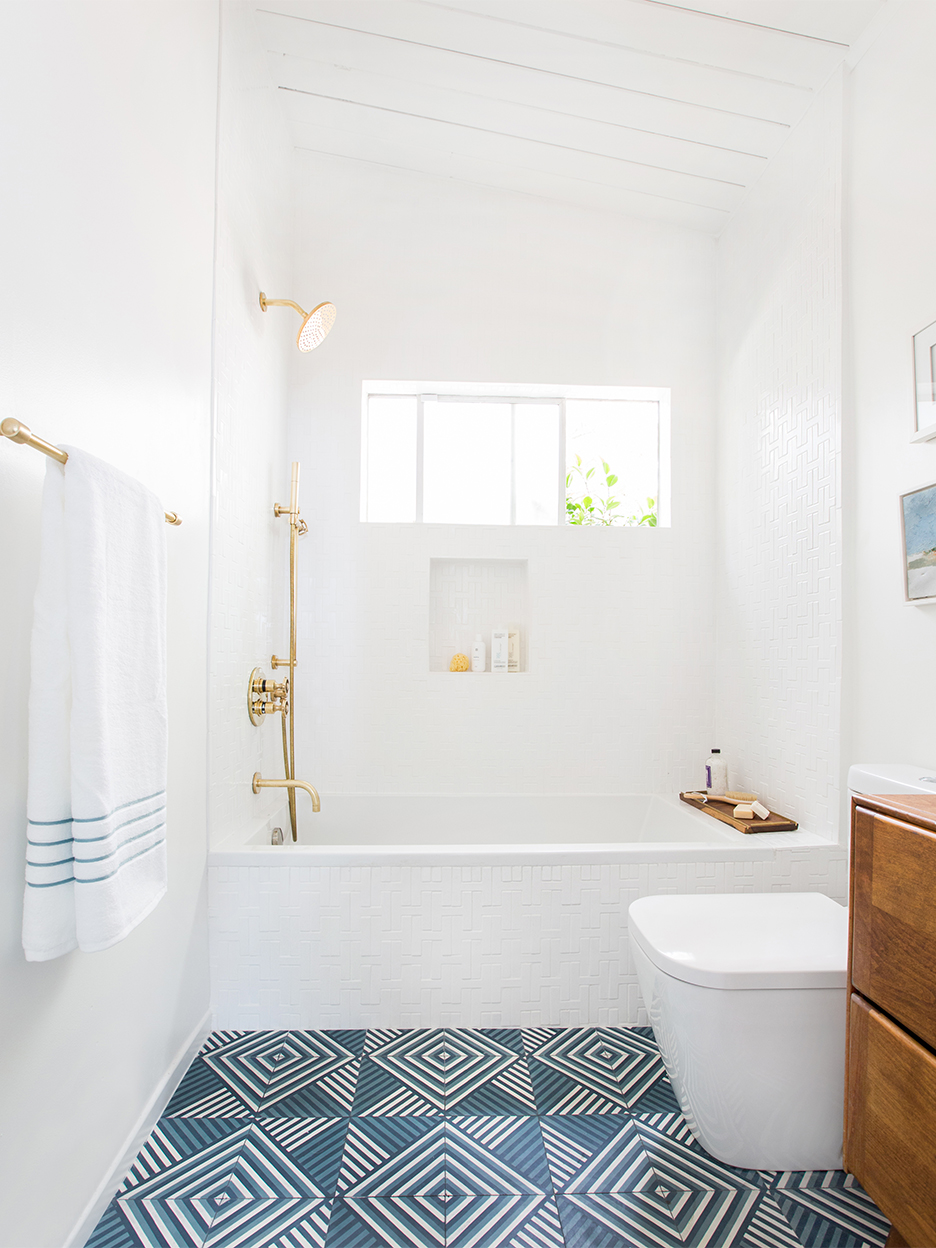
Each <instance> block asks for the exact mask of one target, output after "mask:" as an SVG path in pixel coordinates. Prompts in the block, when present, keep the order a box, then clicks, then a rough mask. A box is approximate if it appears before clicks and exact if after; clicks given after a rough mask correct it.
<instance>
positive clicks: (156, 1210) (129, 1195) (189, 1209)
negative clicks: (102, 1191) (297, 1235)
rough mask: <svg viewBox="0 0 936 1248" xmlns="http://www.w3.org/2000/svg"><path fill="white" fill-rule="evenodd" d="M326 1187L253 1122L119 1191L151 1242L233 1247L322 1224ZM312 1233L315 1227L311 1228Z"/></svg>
mask: <svg viewBox="0 0 936 1248" xmlns="http://www.w3.org/2000/svg"><path fill="white" fill-rule="evenodd" d="M326 1203H327V1202H326V1201H325V1200H324V1199H323V1193H322V1192H321V1191H320V1190H319V1189H318V1188H317V1187H316V1185H315V1184H314V1183H312V1182H311V1180H310V1179H308V1178H307V1176H306V1175H304V1174H303V1173H302V1171H301V1170H299V1169H298V1168H297V1167H296V1166H294V1165H293V1163H292V1162H291V1161H290V1159H289V1157H288V1156H287V1155H286V1154H285V1153H283V1152H281V1151H280V1150H279V1149H278V1148H277V1146H276V1145H275V1144H274V1143H273V1142H272V1141H271V1140H269V1139H267V1137H266V1136H265V1135H264V1134H263V1132H262V1131H260V1130H259V1129H258V1128H257V1127H255V1126H250V1127H245V1128H243V1129H241V1130H240V1131H237V1132H235V1133H234V1134H232V1135H230V1136H228V1137H227V1138H226V1139H223V1140H220V1141H219V1142H218V1143H217V1144H214V1145H212V1146H211V1147H210V1148H208V1149H205V1150H204V1151H203V1152H200V1153H196V1154H194V1156H192V1157H187V1158H185V1159H184V1160H182V1161H180V1162H177V1163H175V1164H174V1165H171V1166H169V1167H168V1168H167V1169H166V1170H164V1171H162V1172H161V1173H159V1174H156V1175H155V1176H154V1177H153V1178H151V1179H148V1180H147V1181H146V1182H144V1183H140V1184H138V1185H137V1186H135V1187H132V1188H130V1189H129V1190H128V1191H126V1192H122V1193H121V1194H120V1195H119V1196H118V1197H117V1205H118V1207H119V1208H120V1210H121V1212H122V1213H123V1215H124V1217H125V1218H126V1221H127V1223H128V1224H129V1225H130V1226H131V1227H132V1229H133V1230H134V1231H135V1233H136V1235H137V1237H138V1239H139V1240H140V1242H141V1243H142V1244H145V1245H147V1248H150V1246H152V1248H164V1245H166V1244H169V1245H179V1246H184V1248H203V1246H204V1248H208V1246H209V1245H210V1248H228V1246H229V1245H230V1246H231V1248H233V1245H235V1244H236V1245H241V1244H243V1243H246V1242H249V1241H250V1240H251V1239H252V1240H254V1241H255V1242H258V1243H259V1242H261V1240H264V1241H265V1242H269V1241H270V1240H271V1239H272V1238H273V1237H275V1236H276V1235H280V1234H285V1233H286V1232H287V1231H290V1230H292V1229H293V1228H294V1227H295V1226H296V1225H297V1224H301V1223H303V1222H308V1223H309V1225H310V1226H313V1227H314V1226H315V1225H319V1224H320V1219H319V1218H318V1217H316V1215H318V1214H320V1213H322V1212H324V1211H323V1210H322V1206H323V1205H324V1204H326ZM310 1233H311V1232H310Z"/></svg>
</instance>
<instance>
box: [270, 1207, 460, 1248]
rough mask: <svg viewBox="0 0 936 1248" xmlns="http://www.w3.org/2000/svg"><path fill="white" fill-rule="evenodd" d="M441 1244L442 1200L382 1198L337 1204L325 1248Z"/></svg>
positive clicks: (430, 1247)
mask: <svg viewBox="0 0 936 1248" xmlns="http://www.w3.org/2000/svg"><path fill="white" fill-rule="evenodd" d="M444 1244H445V1202H444V1201H443V1200H440V1199H439V1198H438V1197H437V1196H435V1197H434V1196H385V1197H375V1198H372V1199H368V1200H343V1199H338V1200H336V1201H335V1206H334V1209H333V1210H332V1216H331V1223H330V1225H329V1228H328V1240H327V1244H326V1248H388V1245H389V1246H391V1248H442V1245H444ZM264 1248H265V1246H264Z"/></svg>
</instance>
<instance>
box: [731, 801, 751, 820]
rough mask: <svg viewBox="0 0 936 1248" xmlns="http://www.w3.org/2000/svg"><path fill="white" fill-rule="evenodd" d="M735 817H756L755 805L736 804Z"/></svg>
mask: <svg viewBox="0 0 936 1248" xmlns="http://www.w3.org/2000/svg"><path fill="white" fill-rule="evenodd" d="M734 817H735V818H736V819H753V818H754V808H753V806H748V805H746V804H744V803H742V804H741V805H739V806H736V807H735V808H734Z"/></svg>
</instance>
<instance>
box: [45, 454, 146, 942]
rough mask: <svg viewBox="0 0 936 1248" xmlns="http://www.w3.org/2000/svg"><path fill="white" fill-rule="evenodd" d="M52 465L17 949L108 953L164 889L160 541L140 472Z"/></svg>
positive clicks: (76, 459) (95, 464) (91, 462)
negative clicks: (23, 893) (136, 477)
mask: <svg viewBox="0 0 936 1248" xmlns="http://www.w3.org/2000/svg"><path fill="white" fill-rule="evenodd" d="M65 449H66V450H67V451H68V464H67V465H66V466H65V468H64V469H63V468H62V466H61V465H60V464H58V463H56V462H54V461H50V462H49V465H48V469H47V472H46V480H45V489H44V492H43V499H42V545H41V551H40V557H39V582H38V585H37V588H36V599H35V615H34V620H33V634H32V672H31V677H32V680H31V686H30V694H29V790H28V797H27V816H28V821H29V828H28V838H27V839H28V845H27V855H26V860H27V866H26V898H25V904H24V911H23V948H24V949H25V950H26V957H27V959H28V960H29V961H31V962H44V961H46V960H47V959H49V958H57V957H59V956H60V955H61V954H63V953H67V952H68V951H69V950H70V949H74V948H76V947H77V948H79V949H84V950H87V951H89V952H91V951H94V950H98V949H107V948H108V947H109V946H110V945H113V944H116V942H117V941H118V940H122V939H123V937H124V936H126V935H127V933H128V932H130V931H131V930H132V929H133V928H134V927H135V926H136V925H137V924H138V923H139V922H140V921H141V920H142V919H144V918H145V917H146V916H147V915H148V914H149V913H150V911H151V910H152V909H153V907H154V906H155V905H156V903H157V902H158V901H159V899H160V898H161V897H162V895H163V893H165V891H166V624H165V614H166V545H165V541H166V539H165V520H164V515H163V509H162V505H161V503H160V502H159V500H158V499H156V498H155V497H154V496H153V495H152V494H151V493H150V492H149V491H148V490H146V489H144V487H143V486H142V485H140V484H139V482H137V481H134V480H133V479H132V478H131V477H127V476H125V475H124V474H123V473H121V472H118V471H117V470H116V469H115V468H111V467H110V466H109V465H108V464H105V463H103V462H102V461H101V460H99V459H95V458H94V457H93V456H91V455H86V454H85V453H84V452H83V451H79V450H75V449H74V448H73V447H66V448H65Z"/></svg>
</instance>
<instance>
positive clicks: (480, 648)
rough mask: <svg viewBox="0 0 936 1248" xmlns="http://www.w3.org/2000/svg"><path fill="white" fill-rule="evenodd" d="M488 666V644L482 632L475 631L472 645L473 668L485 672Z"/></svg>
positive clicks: (474, 670) (475, 670)
mask: <svg viewBox="0 0 936 1248" xmlns="http://www.w3.org/2000/svg"><path fill="white" fill-rule="evenodd" d="M486 666H487V646H486V645H485V644H484V639H483V637H482V636H481V634H480V633H475V639H474V645H473V646H472V647H471V670H472V671H473V672H483V671H484V669H485V667H486Z"/></svg>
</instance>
